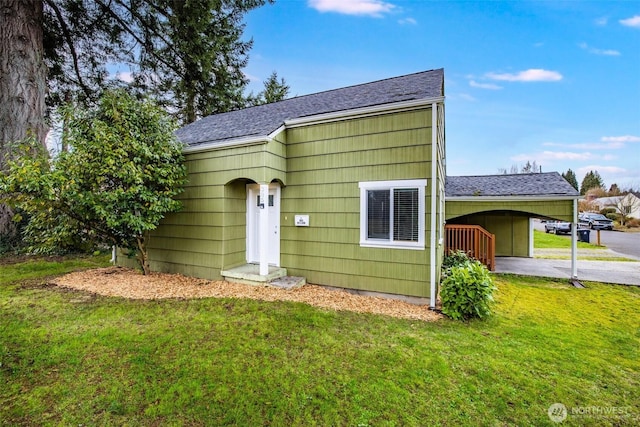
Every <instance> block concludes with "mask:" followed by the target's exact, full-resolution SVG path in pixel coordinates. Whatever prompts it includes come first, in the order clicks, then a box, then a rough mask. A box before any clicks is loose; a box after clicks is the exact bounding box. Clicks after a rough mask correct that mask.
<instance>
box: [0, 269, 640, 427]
mask: <svg viewBox="0 0 640 427" xmlns="http://www.w3.org/2000/svg"><path fill="white" fill-rule="evenodd" d="M95 262H96V260H95V259H84V260H79V261H75V260H67V261H63V262H57V263H46V262H39V263H32V264H14V265H3V266H0V268H1V269H2V271H1V276H0V384H3V386H2V387H0V425H3V426H4V425H76V426H77V425H132V426H136V425H154V426H155V425H227V424H230V425H241V426H249V425H251V426H255V425H266V424H268V425H274V426H289V425H304V426H307V425H323V426H324V425H349V426H357V425H363V426H365V425H372V426H374V425H375V426H378V425H385V426H386V425H390V426H392V425H398V426H405V425H408V426H411V425H416V426H424V425H450V426H458V425H470V426H476V425H490V426H493V425H501V426H502V425H535V426H544V425H548V426H551V425H556V424H554V423H552V422H551V420H550V419H549V417H548V415H547V409H548V408H549V406H550V405H551V404H553V403H563V404H564V405H566V407H567V408H569V409H568V410H569V415H568V418H567V420H566V421H565V422H564V423H563V424H562V425H593V426H601V425H629V426H631V425H638V423H640V407H639V406H638V402H640V350H639V349H640V289H638V288H633V287H624V286H607V285H602V284H595V283H587V286H588V288H587V289H576V288H573V287H570V286H568V285H567V284H566V283H564V282H563V281H550V280H546V279H545V280H542V281H541V280H540V279H531V278H523V277H518V276H496V281H497V285H498V289H499V291H498V294H497V305H496V314H495V316H494V317H492V318H491V319H489V320H488V321H482V322H481V321H476V322H470V323H460V322H454V321H449V320H442V321H439V322H436V323H424V322H418V321H408V320H401V319H393V318H388V317H384V316H375V315H363V314H355V313H350V312H330V311H324V310H320V309H316V308H313V307H310V306H307V305H304V304H299V303H285V302H275V303H268V302H258V301H253V300H234V299H200V300H164V301H134V300H126V299H122V298H109V297H99V296H94V295H90V294H86V293H82V292H76V291H69V290H63V289H59V288H57V287H53V286H51V285H48V284H47V283H48V282H47V280H46V279H44V280H39V279H37V277H45V276H49V275H51V274H59V273H61V272H62V271H65V270H70V269H74V268H82V267H89V266H91V264H92V263H94V264H95ZM25 279H29V280H27V281H26V282H25V281H24V280H25ZM592 407H597V408H602V409H601V410H600V411H601V414H600V415H596V416H594V415H588V414H587V415H585V414H582V415H574V414H572V411H578V412H580V411H581V412H585V411H593V409H586V410H585V409H584V408H592ZM607 408H616V409H615V411H617V414H616V415H614V416H610V415H609V416H607V415H602V411H606V410H608V411H609V413H610V412H611V411H613V409H607Z"/></svg>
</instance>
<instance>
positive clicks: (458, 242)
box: [444, 224, 496, 271]
mask: <svg viewBox="0 0 640 427" xmlns="http://www.w3.org/2000/svg"><path fill="white" fill-rule="evenodd" d="M444 229H445V242H446V246H445V254H449V253H451V252H455V251H457V250H461V251H463V252H465V253H466V254H467V255H469V256H470V257H471V258H474V259H477V260H478V261H480V262H481V263H483V264H484V265H486V266H487V268H488V269H489V270H490V271H494V270H495V268H496V238H495V235H493V234H491V233H489V232H488V231H487V230H485V229H484V228H482V227H480V226H479V225H462V224H460V225H459V224H446V225H445V227H444Z"/></svg>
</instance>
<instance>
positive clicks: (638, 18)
mask: <svg viewBox="0 0 640 427" xmlns="http://www.w3.org/2000/svg"><path fill="white" fill-rule="evenodd" d="M620 23H621V24H622V25H624V26H626V27H633V28H640V15H635V16H633V17H631V18H627V19H621V20H620Z"/></svg>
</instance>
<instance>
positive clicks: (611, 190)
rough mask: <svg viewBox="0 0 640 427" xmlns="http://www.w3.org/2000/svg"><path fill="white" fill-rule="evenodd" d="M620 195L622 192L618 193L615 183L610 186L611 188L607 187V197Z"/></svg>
mask: <svg viewBox="0 0 640 427" xmlns="http://www.w3.org/2000/svg"><path fill="white" fill-rule="evenodd" d="M620 194H622V192H621V191H620V188H619V187H618V184H616V183H615V182H614V183H613V184H611V187H609V196H619V195H620Z"/></svg>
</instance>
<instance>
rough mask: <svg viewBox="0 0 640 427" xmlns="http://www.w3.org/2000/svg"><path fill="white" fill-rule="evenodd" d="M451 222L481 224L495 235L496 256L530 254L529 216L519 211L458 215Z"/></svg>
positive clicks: (523, 255) (524, 255)
mask: <svg viewBox="0 0 640 427" xmlns="http://www.w3.org/2000/svg"><path fill="white" fill-rule="evenodd" d="M449 223H450V224H473V225H479V226H481V227H482V228H484V229H485V230H487V231H488V232H489V233H492V234H494V235H495V239H496V240H495V243H496V256H516V257H528V256H529V237H530V236H529V217H528V216H527V215H525V214H519V213H517V212H508V211H502V212H484V213H479V214H472V215H467V216H463V217H458V218H455V219H452V220H451V221H449Z"/></svg>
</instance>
